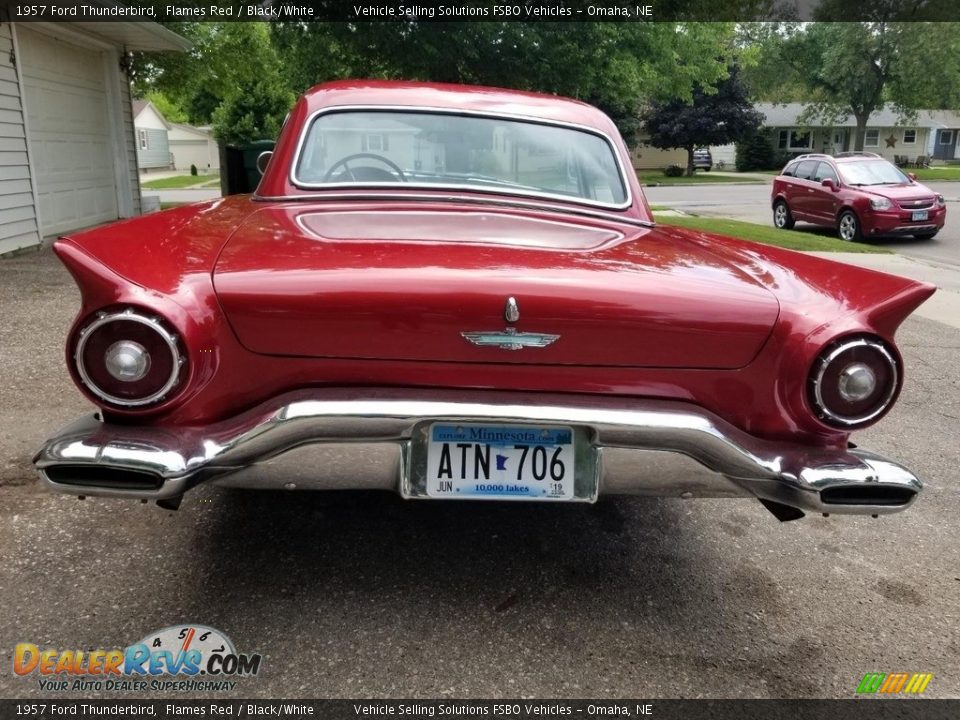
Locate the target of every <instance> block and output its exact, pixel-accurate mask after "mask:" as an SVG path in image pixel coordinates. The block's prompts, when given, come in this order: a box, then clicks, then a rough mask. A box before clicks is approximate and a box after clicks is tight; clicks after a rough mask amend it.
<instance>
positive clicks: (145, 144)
mask: <svg viewBox="0 0 960 720" xmlns="http://www.w3.org/2000/svg"><path fill="white" fill-rule="evenodd" d="M137 140H138V141H139V143H140V149H141V150H149V149H150V140H149V138H148V137H147V131H146V130H137Z"/></svg>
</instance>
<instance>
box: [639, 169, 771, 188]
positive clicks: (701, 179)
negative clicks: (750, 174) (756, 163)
mask: <svg viewBox="0 0 960 720" xmlns="http://www.w3.org/2000/svg"><path fill="white" fill-rule="evenodd" d="M637 179H638V180H640V184H641V185H696V184H699V183H732V182H735V183H743V182H760V181H759V180H756V181H752V180H750V179H748V178H738V177H730V176H729V175H711V174H710V173H706V172H697V173H696V174H695V175H694V176H693V177H686V176H685V175H681V176H680V177H667V176H666V175H664V174H663V173H662V172H660V171H659V170H644V171H637Z"/></svg>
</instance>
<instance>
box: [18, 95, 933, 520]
mask: <svg viewBox="0 0 960 720" xmlns="http://www.w3.org/2000/svg"><path fill="white" fill-rule="evenodd" d="M262 160H264V164H265V165H266V167H265V170H264V174H263V178H262V180H261V181H260V185H259V187H258V188H257V191H256V193H255V194H253V195H252V196H246V195H244V196H233V197H228V198H225V199H222V200H216V201H212V202H207V203H200V204H196V205H190V206H186V207H181V208H177V209H173V210H168V211H166V212H161V213H158V214H155V215H150V216H148V217H142V218H137V219H134V220H129V221H125V222H119V223H116V224H113V225H110V226H108V227H103V228H98V229H96V230H92V231H89V232H82V233H78V234H76V235H72V236H70V237H65V238H62V239H60V240H59V241H58V242H57V243H56V245H55V246H54V249H55V251H56V253H57V255H58V256H59V257H60V258H61V260H62V261H63V262H64V263H65V264H66V266H67V267H68V268H69V269H70V272H71V273H72V274H73V276H74V277H75V278H76V281H77V284H78V285H79V286H80V289H81V291H82V296H83V303H82V307H81V309H80V312H79V314H78V315H77V319H76V321H75V323H74V325H73V327H72V329H71V330H70V333H69V336H68V339H67V350H66V358H67V365H68V367H69V370H70V373H71V375H72V376H73V379H74V381H75V382H76V384H77V386H78V387H79V388H80V390H81V391H82V392H83V393H84V394H85V395H86V396H87V397H88V398H89V399H90V400H91V401H92V402H94V403H95V404H97V405H98V406H99V407H100V413H99V414H97V415H91V416H89V417H85V418H82V419H80V420H78V421H77V422H75V423H74V424H72V425H70V426H68V427H66V428H64V429H63V430H61V431H60V432H59V433H57V434H56V435H55V436H54V437H53V438H51V439H50V440H49V441H48V442H47V443H46V444H45V445H44V446H43V448H42V449H41V450H40V451H39V453H38V454H37V456H36V458H35V463H36V466H37V468H38V469H39V472H40V474H41V475H42V477H43V478H44V480H45V481H46V482H47V483H48V484H49V486H50V487H51V488H52V489H54V490H58V491H61V492H67V493H72V494H75V495H102V496H110V497H121V498H137V499H141V500H156V501H157V502H158V504H160V505H161V506H163V507H177V506H178V505H179V503H180V500H181V498H182V496H183V495H184V493H185V492H187V491H188V490H190V489H191V488H192V487H194V486H195V485H197V484H199V483H205V482H211V483H214V484H216V485H224V486H233V487H246V488H287V489H291V490H293V489H297V490H299V489H341V488H382V489H389V490H395V491H396V492H399V493H400V494H401V495H402V496H403V497H406V498H424V499H435V500H443V499H471V500H479V499H484V500H540V501H551V502H577V501H584V502H591V501H594V500H596V498H597V496H598V495H600V494H618V493H620V494H640V495H656V496H676V497H684V498H687V497H729V496H743V497H755V498H758V499H759V500H760V501H761V502H762V503H763V504H764V505H765V506H766V507H767V508H768V509H770V510H771V512H773V514H774V515H775V516H776V517H778V518H780V519H781V520H788V519H793V518H796V517H801V516H802V515H803V511H804V510H806V511H816V512H823V513H867V514H873V515H877V514H880V513H890V512H896V511H898V510H902V509H904V508H905V507H907V506H908V505H910V504H911V502H913V500H914V499H915V497H916V496H917V494H918V493H919V491H920V489H921V487H922V486H921V483H920V481H919V480H918V479H917V478H916V477H915V476H914V475H913V474H912V473H911V472H910V471H909V470H907V469H906V468H904V467H902V466H901V465H899V464H897V463H896V462H893V461H891V460H888V459H885V458H883V457H880V456H878V455H876V454H873V453H871V452H867V451H865V450H862V449H856V448H855V447H854V446H853V445H852V444H850V443H849V436H850V433H851V431H853V430H857V429H860V428H863V427H865V426H867V425H870V424H871V423H874V422H876V421H878V420H879V419H880V418H881V417H883V415H884V414H885V413H886V412H887V411H888V410H889V409H890V407H891V406H892V405H893V403H894V401H895V400H896V399H897V395H898V394H899V392H900V388H901V385H902V383H903V376H904V369H903V363H902V359H901V356H900V353H899V352H898V351H897V348H896V346H895V345H894V341H893V338H894V333H895V331H896V329H897V327H898V326H899V325H900V323H901V322H903V320H904V319H905V318H906V317H907V315H909V314H910V313H911V312H912V311H913V310H914V309H915V308H916V307H917V306H918V305H919V304H920V303H922V302H923V301H924V300H925V299H926V298H928V297H929V296H930V295H931V294H932V293H933V291H934V288H933V287H932V286H930V285H926V284H922V283H918V282H914V281H912V280H907V279H904V278H899V277H894V276H891V275H885V274H881V273H877V272H872V271H869V270H862V269H857V268H853V267H848V266H845V265H840V264H836V263H833V262H829V261H827V260H823V259H819V258H816V257H811V256H808V255H803V254H800V253H796V252H790V251H787V250H781V249H778V248H774V247H767V246H761V245H755V244H752V243H749V242H743V241H740V240H733V239H730V238H726V237H721V236H716V235H711V234H707V233H702V232H695V231H688V230H681V229H675V228H667V227H658V226H657V225H656V224H655V223H654V222H653V221H652V219H651V213H650V209H649V207H648V206H647V203H646V201H645V200H644V197H643V193H642V192H641V189H640V187H639V185H638V183H637V178H636V176H635V174H634V173H633V172H632V171H631V164H630V156H629V155H628V152H627V148H626V147H625V146H624V143H623V141H622V140H621V138H620V136H619V134H618V133H617V130H616V128H615V126H614V125H613V123H612V122H611V121H610V120H609V118H607V117H606V116H605V115H604V114H602V113H601V112H599V111H598V110H596V109H595V108H593V107H591V106H589V105H585V104H583V103H580V102H575V101H572V100H565V99H562V98H557V97H552V96H547V95H538V94H532V93H522V92H512V91H507V90H497V89H493V88H482V87H461V86H455V85H439V84H421V83H394V82H338V83H331V84H327V85H321V86H319V87H317V88H314V89H313V90H311V91H310V92H309V93H307V94H306V96H305V97H303V98H302V99H301V100H300V101H299V102H298V103H297V104H296V106H295V107H294V109H293V110H292V112H291V113H290V115H289V117H288V119H287V121H286V123H285V125H284V127H283V130H282V132H281V134H280V137H279V140H278V142H277V145H276V148H275V151H274V153H273V154H272V157H269V158H266V157H264V158H262Z"/></svg>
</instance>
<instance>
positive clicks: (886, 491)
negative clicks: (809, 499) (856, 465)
mask: <svg viewBox="0 0 960 720" xmlns="http://www.w3.org/2000/svg"><path fill="white" fill-rule="evenodd" d="M916 496H917V492H916V490H914V489H912V488H909V487H903V486H900V485H880V484H877V483H860V484H857V485H837V486H835V487H828V488H824V489H823V490H821V491H820V502H822V503H823V504H824V505H858V506H859V505H876V506H880V507H897V506H901V505H909V504H910V503H911V502H913V499H914V498H915V497H916Z"/></svg>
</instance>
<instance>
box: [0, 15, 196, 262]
mask: <svg viewBox="0 0 960 720" xmlns="http://www.w3.org/2000/svg"><path fill="white" fill-rule="evenodd" d="M94 1H95V0H91V2H94ZM99 4H103V5H112V4H114V3H110V2H109V0H100V3H99ZM9 12H10V10H9V7H8V6H0V254H3V253H7V252H10V251H14V250H17V249H19V248H24V247H30V246H34V245H38V244H39V243H40V242H41V241H42V240H43V238H48V237H51V236H57V235H61V234H64V233H68V232H71V231H73V230H77V229H79V228H83V227H89V226H92V225H97V224H99V223H104V222H108V221H111V220H116V219H118V218H125V217H132V216H135V215H138V214H139V213H140V183H139V173H138V170H137V153H136V133H135V129H134V124H133V109H132V106H131V101H130V83H129V80H128V78H127V75H126V71H125V69H124V68H125V65H126V63H125V58H126V53H127V52H129V51H134V50H143V51H180V52H182V51H185V50H187V49H189V47H190V44H189V42H188V41H187V40H185V39H184V38H182V37H180V36H179V35H177V34H175V33H173V32H171V31H170V30H167V29H166V28H164V27H162V26H160V25H157V24H155V23H149V22H76V23H72V22H71V23H67V22H57V23H53V22H29V23H19V22H11V18H10V15H9Z"/></svg>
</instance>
